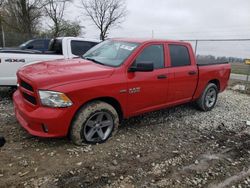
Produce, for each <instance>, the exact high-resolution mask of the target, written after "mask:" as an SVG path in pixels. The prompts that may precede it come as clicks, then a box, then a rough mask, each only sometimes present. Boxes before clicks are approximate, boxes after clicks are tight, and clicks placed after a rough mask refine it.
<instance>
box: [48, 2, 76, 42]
mask: <svg viewBox="0 0 250 188" xmlns="http://www.w3.org/2000/svg"><path fill="white" fill-rule="evenodd" d="M69 2H71V0H46V5H45V7H44V9H45V14H46V15H47V16H48V17H49V18H50V19H51V20H52V22H53V26H50V28H51V30H52V31H53V36H54V37H58V36H59V34H60V30H61V26H62V24H63V22H64V13H65V9H66V4H67V3H69Z"/></svg>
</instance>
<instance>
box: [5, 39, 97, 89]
mask: <svg viewBox="0 0 250 188" xmlns="http://www.w3.org/2000/svg"><path fill="white" fill-rule="evenodd" d="M98 43H99V40H93V39H84V38H77V37H61V38H56V39H52V40H51V41H50V45H49V50H48V51H45V52H44V53H42V52H41V51H37V50H13V49H12V50H4V49H3V50H1V51H0V86H16V85H17V78H16V72H17V70H18V69H19V68H20V67H22V66H25V65H26V64H30V63H37V62H40V61H47V60H55V59H72V58H75V57H79V56H81V55H83V54H84V53H85V52H86V51H88V50H89V49H90V48H92V47H93V46H95V45H96V44H98Z"/></svg>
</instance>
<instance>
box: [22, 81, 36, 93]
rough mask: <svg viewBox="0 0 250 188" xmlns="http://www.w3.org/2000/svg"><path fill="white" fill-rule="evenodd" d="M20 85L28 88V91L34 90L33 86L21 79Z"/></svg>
mask: <svg viewBox="0 0 250 188" xmlns="http://www.w3.org/2000/svg"><path fill="white" fill-rule="evenodd" d="M20 86H21V87H23V88H25V89H27V90H29V91H32V92H33V91H34V89H33V87H32V86H31V85H30V84H28V83H27V82H25V81H23V80H21V81H20Z"/></svg>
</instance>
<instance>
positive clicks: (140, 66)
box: [128, 62, 154, 72]
mask: <svg viewBox="0 0 250 188" xmlns="http://www.w3.org/2000/svg"><path fill="white" fill-rule="evenodd" d="M153 70H154V63H153V62H139V63H136V64H135V65H132V66H131V67H130V68H129V69H128V72H151V71H153Z"/></svg>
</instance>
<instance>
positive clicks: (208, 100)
mask: <svg viewBox="0 0 250 188" xmlns="http://www.w3.org/2000/svg"><path fill="white" fill-rule="evenodd" d="M217 97H218V88H217V86H216V85H215V84H213V83H209V84H208V85H207V87H206V88H205V90H204V91H203V93H202V95H201V96H200V98H199V99H198V100H197V101H196V103H197V105H198V107H199V109H200V110H202V111H210V110H212V109H213V108H214V106H215V104H216V102H217Z"/></svg>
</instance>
